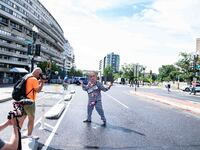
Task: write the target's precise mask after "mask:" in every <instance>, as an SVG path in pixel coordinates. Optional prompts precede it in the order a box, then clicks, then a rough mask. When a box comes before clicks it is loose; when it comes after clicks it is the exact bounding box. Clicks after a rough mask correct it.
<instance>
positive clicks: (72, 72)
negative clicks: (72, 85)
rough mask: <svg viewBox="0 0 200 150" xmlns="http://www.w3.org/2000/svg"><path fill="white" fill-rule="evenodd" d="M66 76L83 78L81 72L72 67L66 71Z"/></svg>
mask: <svg viewBox="0 0 200 150" xmlns="http://www.w3.org/2000/svg"><path fill="white" fill-rule="evenodd" d="M67 74H68V76H69V77H81V76H83V72H82V71H81V70H79V69H78V70H76V69H75V68H74V67H72V68H71V69H70V70H69V71H68V73H67Z"/></svg>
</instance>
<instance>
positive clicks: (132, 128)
mask: <svg viewBox="0 0 200 150" xmlns="http://www.w3.org/2000/svg"><path fill="white" fill-rule="evenodd" d="M75 90H76V94H75V95H74V96H73V99H72V101H70V102H67V103H66V105H67V107H66V109H65V111H64V113H63V115H62V117H61V118H60V119H59V120H58V121H57V120H47V121H46V122H47V123H48V124H49V125H50V126H49V127H47V128H46V130H42V131H41V130H38V127H37V126H36V129H35V131H34V133H35V134H38V135H40V137H41V138H40V140H39V142H40V147H41V148H39V149H42V146H43V144H46V146H47V147H45V146H43V150H45V149H48V150H81V149H106V150H107V149H108V150H110V149H111V150H112V149H125V150H126V149H127V150H132V149H133V150H199V149H200V130H199V127H200V118H199V117H198V116H195V115H192V114H189V113H188V112H184V111H182V110H176V109H174V108H171V107H170V106H167V105H164V104H161V103H157V102H153V101H149V100H145V99H144V98H141V97H136V96H133V95H131V94H130V92H129V91H130V88H128V87H125V88H124V87H116V86H115V87H113V88H112V89H111V90H110V91H109V92H107V93H104V94H103V105H104V109H105V114H106V117H107V120H108V125H107V127H102V126H101V123H102V122H101V120H100V118H99V116H98V115H97V113H96V112H95V111H94V114H93V122H92V123H91V124H84V123H83V122H82V121H83V120H84V119H85V118H86V105H87V95H86V93H85V92H83V91H82V90H81V89H80V87H75ZM52 130H53V132H51V131H52Z"/></svg>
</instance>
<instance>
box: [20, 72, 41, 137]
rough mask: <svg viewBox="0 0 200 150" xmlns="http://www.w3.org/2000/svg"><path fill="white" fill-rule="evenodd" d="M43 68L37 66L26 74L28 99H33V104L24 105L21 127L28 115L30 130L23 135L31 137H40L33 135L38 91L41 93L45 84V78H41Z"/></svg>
mask: <svg viewBox="0 0 200 150" xmlns="http://www.w3.org/2000/svg"><path fill="white" fill-rule="evenodd" d="M41 73H42V70H41V69H40V68H35V69H34V70H33V72H32V73H31V74H28V75H27V76H26V78H27V81H26V94H27V99H29V100H31V101H33V104H32V105H25V106H24V111H25V112H24V116H23V117H21V119H20V127H22V126H23V123H24V120H25V119H26V117H28V132H27V135H24V136H23V137H24V138H26V137H31V138H34V139H38V138H39V137H37V136H32V132H33V127H34V120H35V100H36V96H37V93H39V92H40V91H41V90H42V88H43V84H44V82H45V81H44V80H42V79H40V76H41Z"/></svg>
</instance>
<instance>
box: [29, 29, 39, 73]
mask: <svg viewBox="0 0 200 150" xmlns="http://www.w3.org/2000/svg"><path fill="white" fill-rule="evenodd" d="M32 31H33V43H32V44H31V45H29V46H28V54H31V55H32V58H31V72H32V71H33V69H34V62H35V59H34V58H35V56H36V55H38V56H39V55H40V44H37V45H36V44H35V43H36V40H37V33H38V32H39V31H38V28H37V27H36V26H35V25H34V26H33V28H32ZM36 50H37V52H36ZM38 51H39V53H38Z"/></svg>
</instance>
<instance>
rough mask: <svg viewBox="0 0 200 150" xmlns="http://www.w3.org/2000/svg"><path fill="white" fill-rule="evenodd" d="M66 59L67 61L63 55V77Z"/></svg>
mask: <svg viewBox="0 0 200 150" xmlns="http://www.w3.org/2000/svg"><path fill="white" fill-rule="evenodd" d="M65 61H66V57H63V79H64V78H65V75H66V74H65Z"/></svg>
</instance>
